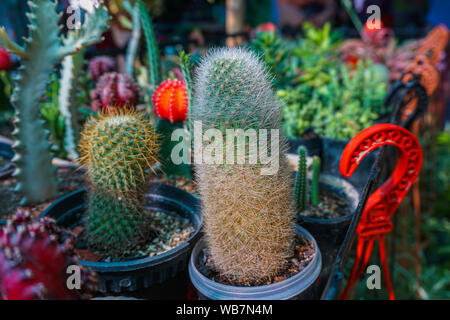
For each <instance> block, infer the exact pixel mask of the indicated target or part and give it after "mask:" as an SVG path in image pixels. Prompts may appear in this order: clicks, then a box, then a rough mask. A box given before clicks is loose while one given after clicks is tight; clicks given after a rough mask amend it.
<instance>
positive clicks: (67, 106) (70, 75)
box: [58, 50, 84, 160]
mask: <svg viewBox="0 0 450 320" xmlns="http://www.w3.org/2000/svg"><path fill="white" fill-rule="evenodd" d="M83 55H84V50H81V51H79V52H77V53H76V54H74V55H73V56H66V57H65V58H64V59H63V62H62V69H61V79H60V87H59V93H58V105H59V111H60V112H61V115H62V116H63V117H64V127H65V131H64V149H65V150H66V152H67V157H68V158H69V159H71V160H75V159H77V158H78V153H77V144H78V140H79V139H80V125H79V123H78V121H79V118H78V85H77V81H78V77H79V76H80V73H81V71H82V68H83V63H84V62H83V61H84V57H83Z"/></svg>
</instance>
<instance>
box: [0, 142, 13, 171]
mask: <svg viewBox="0 0 450 320" xmlns="http://www.w3.org/2000/svg"><path fill="white" fill-rule="evenodd" d="M0 157H2V158H5V159H7V160H12V158H13V157H14V151H13V149H12V146H11V144H9V143H5V142H0ZM13 172H14V164H13V163H12V162H11V161H10V162H9V163H8V164H7V165H6V166H4V167H2V168H0V179H4V178H7V177H9V176H11V175H12V173H13Z"/></svg>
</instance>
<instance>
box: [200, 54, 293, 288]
mask: <svg viewBox="0 0 450 320" xmlns="http://www.w3.org/2000/svg"><path fill="white" fill-rule="evenodd" d="M196 93H197V95H196V99H195V104H194V106H193V107H194V108H193V110H192V117H193V120H194V121H196V120H198V121H202V124H203V127H204V128H205V129H206V128H215V129H218V130H219V131H220V132H221V133H222V135H223V136H226V135H227V131H226V129H244V130H246V129H254V130H258V129H268V131H270V129H274V130H279V128H280V106H279V103H278V101H277V100H276V98H275V96H274V93H273V90H272V87H271V82H270V76H269V74H268V71H267V69H266V67H265V66H264V65H263V64H262V63H261V61H260V60H259V59H258V57H257V56H256V55H255V54H254V53H252V52H250V51H247V50H244V49H239V48H237V49H220V50H213V51H212V52H211V53H210V54H209V55H208V56H206V57H205V58H204V59H203V61H202V62H201V63H200V65H199V67H198V69H197V74H196ZM233 139H234V138H233ZM277 142H278V144H279V153H278V154H275V156H276V157H278V159H279V169H278V171H277V172H276V173H274V174H272V175H261V168H262V166H263V164H262V163H261V161H260V156H261V155H262V154H263V153H264V152H267V151H266V150H259V151H258V153H259V154H258V156H259V157H258V161H257V163H256V164H251V163H244V164H229V163H226V164H207V163H204V164H197V166H196V173H197V180H198V186H199V192H200V195H201V199H202V210H203V217H204V226H205V235H206V239H207V245H208V250H209V252H210V254H211V257H212V260H213V263H214V265H215V267H216V269H217V270H218V271H219V272H220V274H221V275H222V276H225V277H228V278H230V279H233V280H235V281H238V282H240V283H244V284H251V285H252V284H258V283H261V282H262V281H263V279H265V278H267V277H269V276H273V275H275V274H277V273H278V272H280V271H281V270H282V269H283V268H284V267H285V266H286V264H287V261H288V258H289V257H291V256H292V254H293V242H294V229H293V226H294V206H293V200H292V191H293V190H292V183H291V181H290V179H291V178H290V174H289V169H288V165H287V162H286V159H285V157H284V152H285V150H286V140H285V139H284V138H283V137H280V138H279V140H278V141H277ZM271 152H276V150H271Z"/></svg>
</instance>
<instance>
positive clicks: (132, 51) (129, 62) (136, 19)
mask: <svg viewBox="0 0 450 320" xmlns="http://www.w3.org/2000/svg"><path fill="white" fill-rule="evenodd" d="M130 11H131V12H130V14H131V17H132V31H131V39H130V42H129V44H128V48H127V54H126V57H125V72H126V74H128V75H129V76H130V77H133V74H134V60H135V59H136V52H137V48H138V46H139V39H140V38H141V22H140V12H139V6H138V4H137V3H136V4H135V5H134V6H133V7H132V8H130Z"/></svg>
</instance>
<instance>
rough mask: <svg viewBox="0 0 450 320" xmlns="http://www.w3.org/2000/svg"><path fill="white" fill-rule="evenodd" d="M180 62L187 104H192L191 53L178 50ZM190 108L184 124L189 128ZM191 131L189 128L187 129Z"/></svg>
mask: <svg viewBox="0 0 450 320" xmlns="http://www.w3.org/2000/svg"><path fill="white" fill-rule="evenodd" d="M180 62H181V73H182V74H183V80H184V83H186V91H187V96H188V105H189V106H193V105H194V84H193V82H192V71H191V55H190V54H186V52H184V51H181V52H180ZM191 110H192V108H188V115H187V119H186V126H187V127H188V129H190V126H191V121H190V119H191V113H192V111H191ZM189 131H191V130H189Z"/></svg>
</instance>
